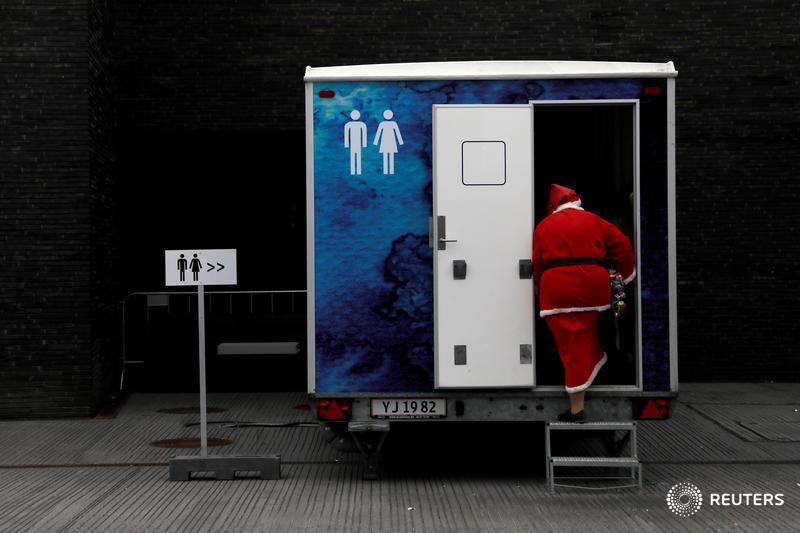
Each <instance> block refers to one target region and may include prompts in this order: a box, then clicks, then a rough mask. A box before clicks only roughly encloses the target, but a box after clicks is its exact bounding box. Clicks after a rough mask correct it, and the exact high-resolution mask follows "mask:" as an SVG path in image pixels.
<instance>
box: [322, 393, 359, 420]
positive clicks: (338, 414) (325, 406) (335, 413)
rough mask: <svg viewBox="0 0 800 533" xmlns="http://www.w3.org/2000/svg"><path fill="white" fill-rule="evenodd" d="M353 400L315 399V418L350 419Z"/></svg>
mask: <svg viewBox="0 0 800 533" xmlns="http://www.w3.org/2000/svg"><path fill="white" fill-rule="evenodd" d="M352 406H353V400H350V399H343V398H331V399H326V400H317V418H318V419H320V420H350V417H351V416H352Z"/></svg>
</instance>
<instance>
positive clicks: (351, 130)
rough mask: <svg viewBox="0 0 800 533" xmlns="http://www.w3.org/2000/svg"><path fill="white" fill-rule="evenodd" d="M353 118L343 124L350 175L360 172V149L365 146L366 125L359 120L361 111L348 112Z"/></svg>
mask: <svg viewBox="0 0 800 533" xmlns="http://www.w3.org/2000/svg"><path fill="white" fill-rule="evenodd" d="M350 118H351V119H353V120H351V121H350V122H348V123H347V124H345V125H344V147H345V148H350V175H351V176H354V175H356V174H358V175H360V174H361V149H362V148H365V147H366V146H367V125H366V124H364V123H363V122H361V121H360V120H358V119H360V118H361V113H360V112H359V111H357V110H355V109H353V111H351V112H350Z"/></svg>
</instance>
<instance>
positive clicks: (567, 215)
mask: <svg viewBox="0 0 800 533" xmlns="http://www.w3.org/2000/svg"><path fill="white" fill-rule="evenodd" d="M548 212H549V213H550V214H549V215H548V216H547V217H546V218H545V219H544V220H542V222H540V223H539V225H538V226H537V227H536V230H535V231H534V235H533V272H534V282H535V283H536V285H537V287H538V288H539V309H540V311H539V316H541V317H543V318H545V321H546V322H547V325H548V327H549V328H550V330H551V332H552V333H553V337H554V339H555V342H556V346H557V347H558V352H559V356H560V357H561V360H562V362H563V363H564V370H565V383H566V389H567V392H569V393H574V392H580V391H583V390H585V389H586V388H587V387H589V385H591V384H592V381H594V378H595V376H596V375H597V372H598V371H599V370H600V368H601V367H602V366H603V364H605V362H606V356H605V354H604V353H603V351H602V349H601V347H600V339H599V331H598V324H599V312H600V311H603V310H606V309H609V307H610V302H611V287H610V279H609V275H608V270H607V269H606V268H605V267H603V266H600V265H598V264H580V265H566V266H555V267H552V268H547V269H546V270H545V267H546V265H547V263H548V262H550V261H554V260H559V259H570V258H573V259H574V258H583V259H595V260H597V261H599V262H606V261H608V262H610V263H611V264H612V265H613V266H614V268H615V269H616V270H617V271H618V272H620V273H621V274H622V276H623V278H625V282H626V283H629V282H630V281H631V280H632V279H633V278H634V276H635V270H634V258H633V250H632V248H631V244H630V241H629V240H628V238H627V237H626V236H625V235H624V234H623V233H622V232H621V231H620V230H619V229H617V227H616V226H614V225H613V224H611V223H610V222H607V221H606V220H603V219H602V218H600V217H599V216H597V215H595V214H592V213H589V212H587V211H584V210H583V208H581V202H580V197H579V196H578V194H577V193H576V192H575V191H573V190H572V189H568V188H567V187H563V186H561V185H555V184H554V185H552V186H551V189H550V200H549V202H548Z"/></svg>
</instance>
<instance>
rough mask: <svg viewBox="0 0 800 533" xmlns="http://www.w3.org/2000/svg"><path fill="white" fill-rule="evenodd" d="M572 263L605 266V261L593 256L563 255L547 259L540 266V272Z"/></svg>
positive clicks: (571, 264)
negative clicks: (563, 256)
mask: <svg viewBox="0 0 800 533" xmlns="http://www.w3.org/2000/svg"><path fill="white" fill-rule="evenodd" d="M574 265H597V266H601V267H605V266H606V262H605V261H602V260H600V259H595V258H594V257H565V258H563V259H553V260H552V261H548V262H547V263H545V264H544V267H542V272H544V271H545V270H547V269H550V268H555V267H565V266H574Z"/></svg>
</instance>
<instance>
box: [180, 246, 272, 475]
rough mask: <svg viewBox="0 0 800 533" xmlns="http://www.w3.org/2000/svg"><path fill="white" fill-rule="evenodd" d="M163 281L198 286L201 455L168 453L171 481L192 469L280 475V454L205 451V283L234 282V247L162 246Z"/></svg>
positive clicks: (231, 473) (231, 283)
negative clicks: (167, 247) (252, 454)
mask: <svg viewBox="0 0 800 533" xmlns="http://www.w3.org/2000/svg"><path fill="white" fill-rule="evenodd" d="M164 282H165V284H166V285H168V286H173V287H175V286H177V287H185V286H197V346H198V360H199V365H200V457H199V458H198V457H197V456H191V455H190V456H183V457H170V459H169V478H170V479H171V480H173V481H187V480H188V479H189V476H190V474H191V473H192V472H214V474H215V476H216V477H217V479H233V478H234V477H235V474H236V472H237V471H238V472H242V471H258V472H259V473H260V475H261V479H279V478H280V477H281V458H280V456H279V455H264V456H244V457H243V456H229V455H224V456H216V457H214V456H211V457H210V456H209V455H208V414H207V412H206V411H207V405H206V312H205V307H206V306H205V286H206V285H236V250H235V249H224V250H191V249H190V250H165V251H164Z"/></svg>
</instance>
